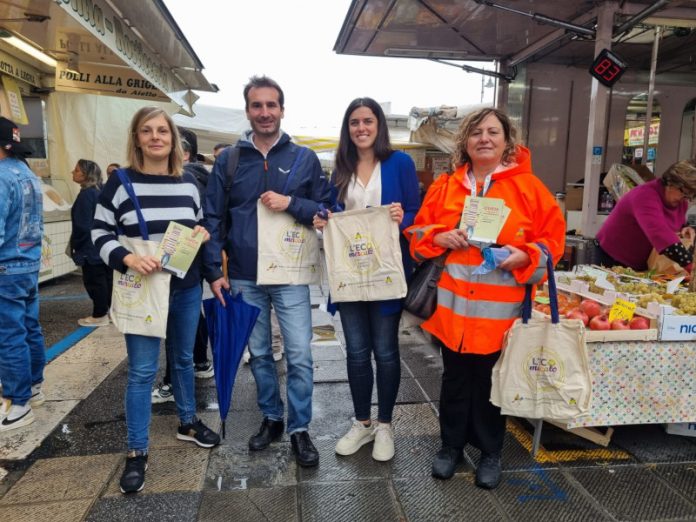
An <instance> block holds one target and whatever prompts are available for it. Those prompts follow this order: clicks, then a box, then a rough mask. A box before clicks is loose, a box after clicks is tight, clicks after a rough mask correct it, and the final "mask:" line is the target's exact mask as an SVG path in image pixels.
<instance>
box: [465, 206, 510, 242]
mask: <svg viewBox="0 0 696 522" xmlns="http://www.w3.org/2000/svg"><path fill="white" fill-rule="evenodd" d="M509 215H510V208H509V207H508V206H506V205H505V201H504V200H502V199H500V198H483V197H479V196H467V197H466V200H465V201H464V211H463V212H462V219H461V221H460V223H459V228H461V229H463V230H466V233H467V237H468V239H469V240H470V241H476V242H479V243H496V242H497V240H498V234H500V231H501V230H502V229H503V225H505V221H507V218H508V216H509Z"/></svg>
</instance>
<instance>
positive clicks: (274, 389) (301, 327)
mask: <svg viewBox="0 0 696 522" xmlns="http://www.w3.org/2000/svg"><path fill="white" fill-rule="evenodd" d="M230 286H231V291H232V293H233V294H234V295H236V294H237V293H238V292H242V296H243V297H244V300H245V301H246V302H247V303H249V304H252V305H254V306H257V307H259V308H260V309H261V313H260V314H259V318H258V319H257V320H256V326H254V330H253V331H252V332H251V337H250V338H249V354H250V355H251V359H250V360H249V364H250V366H251V371H252V373H253V374H254V379H255V380H256V395H257V401H258V405H259V409H260V410H261V412H262V413H263V416H264V417H267V418H269V419H271V420H283V400H282V399H281V398H280V386H279V384H278V374H277V372H276V367H275V362H274V361H273V352H272V350H271V304H273V308H274V309H275V312H276V316H277V317H278V324H279V325H280V331H281V333H282V334H283V346H284V348H285V360H286V361H287V365H288V376H287V380H288V382H287V395H288V425H287V432H288V433H295V432H297V431H306V430H307V427H308V426H309V423H310V421H311V420H312V390H313V375H314V368H313V362H312V350H311V342H312V307H311V304H310V301H309V287H308V286H306V285H298V286H295V285H257V284H256V283H254V282H253V281H246V280H243V279H233V280H231V281H230Z"/></svg>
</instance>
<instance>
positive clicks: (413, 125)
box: [408, 104, 490, 154]
mask: <svg viewBox="0 0 696 522" xmlns="http://www.w3.org/2000/svg"><path fill="white" fill-rule="evenodd" d="M489 106H490V105H489V104H476V105H462V106H458V107H455V106H448V105H441V106H439V107H413V108H412V109H411V112H410V113H409V115H408V128H409V129H410V130H411V141H416V142H419V143H427V144H428V145H431V146H433V147H435V148H437V149H439V150H441V151H443V152H447V153H448V154H452V153H453V152H454V138H455V135H456V134H457V130H458V129H459V124H460V123H461V121H462V119H463V118H464V116H466V115H467V114H469V113H470V112H473V111H475V110H477V109H481V108H483V107H489Z"/></svg>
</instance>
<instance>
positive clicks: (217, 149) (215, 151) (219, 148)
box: [213, 143, 232, 159]
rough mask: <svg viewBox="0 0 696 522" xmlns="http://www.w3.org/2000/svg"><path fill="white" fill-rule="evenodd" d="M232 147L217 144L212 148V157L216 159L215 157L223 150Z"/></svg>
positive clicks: (226, 144)
mask: <svg viewBox="0 0 696 522" xmlns="http://www.w3.org/2000/svg"><path fill="white" fill-rule="evenodd" d="M231 146H232V145H231V144H229V143H218V144H217V145H215V146H214V147H213V156H214V157H215V158H216V159H217V157H218V156H219V155H220V153H221V152H222V151H223V150H225V149H226V148H227V147H231Z"/></svg>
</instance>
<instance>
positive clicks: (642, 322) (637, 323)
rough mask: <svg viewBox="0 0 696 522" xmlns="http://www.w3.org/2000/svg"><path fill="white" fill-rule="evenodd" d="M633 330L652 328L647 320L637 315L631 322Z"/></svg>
mask: <svg viewBox="0 0 696 522" xmlns="http://www.w3.org/2000/svg"><path fill="white" fill-rule="evenodd" d="M630 327H631V330H647V329H648V328H650V321H648V319H647V318H645V317H641V316H640V315H636V316H635V317H634V318H633V319H631V322H630Z"/></svg>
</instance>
